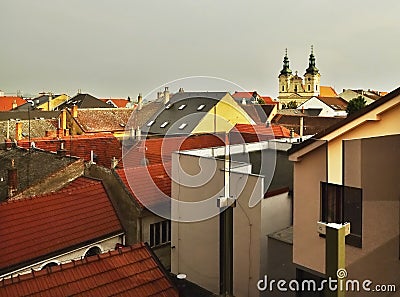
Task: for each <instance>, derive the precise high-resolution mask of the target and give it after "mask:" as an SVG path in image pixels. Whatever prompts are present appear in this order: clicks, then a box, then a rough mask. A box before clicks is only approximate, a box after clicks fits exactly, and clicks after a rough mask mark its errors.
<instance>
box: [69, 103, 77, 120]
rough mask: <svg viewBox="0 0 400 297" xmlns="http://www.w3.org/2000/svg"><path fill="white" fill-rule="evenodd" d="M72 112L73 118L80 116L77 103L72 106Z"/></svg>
mask: <svg viewBox="0 0 400 297" xmlns="http://www.w3.org/2000/svg"><path fill="white" fill-rule="evenodd" d="M71 113H72V117H73V118H76V117H77V116H78V106H77V105H73V106H72V110H71Z"/></svg>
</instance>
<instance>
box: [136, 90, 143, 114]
mask: <svg viewBox="0 0 400 297" xmlns="http://www.w3.org/2000/svg"><path fill="white" fill-rule="evenodd" d="M137 103H138V105H137V110H141V109H142V107H143V98H142V94H141V93H139V96H138V97H137Z"/></svg>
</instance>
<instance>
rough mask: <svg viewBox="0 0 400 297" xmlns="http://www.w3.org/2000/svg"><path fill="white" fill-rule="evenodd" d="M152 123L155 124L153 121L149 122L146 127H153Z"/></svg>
mask: <svg viewBox="0 0 400 297" xmlns="http://www.w3.org/2000/svg"><path fill="white" fill-rule="evenodd" d="M154 122H155V121H154V120H153V121H150V122H148V123H147V127H150V126H151V125H153V124H154Z"/></svg>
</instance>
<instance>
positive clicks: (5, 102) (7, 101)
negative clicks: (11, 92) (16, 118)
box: [0, 96, 26, 111]
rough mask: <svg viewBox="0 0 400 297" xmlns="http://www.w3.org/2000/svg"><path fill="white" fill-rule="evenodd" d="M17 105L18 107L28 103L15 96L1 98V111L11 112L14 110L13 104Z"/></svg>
mask: <svg viewBox="0 0 400 297" xmlns="http://www.w3.org/2000/svg"><path fill="white" fill-rule="evenodd" d="M14 102H15V103H16V104H17V106H20V105H23V104H25V103H26V101H25V100H24V99H22V98H21V97H14V96H3V97H0V111H9V110H12V109H13V108H12V106H13V103H14Z"/></svg>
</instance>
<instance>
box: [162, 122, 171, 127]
mask: <svg viewBox="0 0 400 297" xmlns="http://www.w3.org/2000/svg"><path fill="white" fill-rule="evenodd" d="M168 124H169V122H164V123H162V124H161V126H160V128H165V127H167V125H168Z"/></svg>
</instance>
